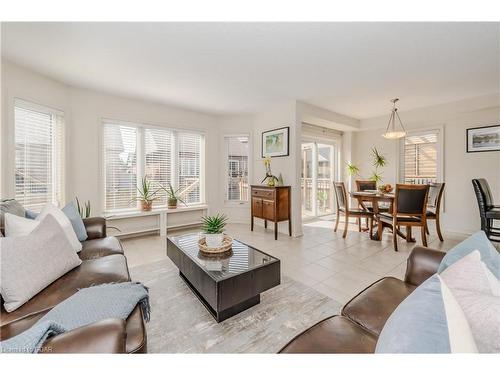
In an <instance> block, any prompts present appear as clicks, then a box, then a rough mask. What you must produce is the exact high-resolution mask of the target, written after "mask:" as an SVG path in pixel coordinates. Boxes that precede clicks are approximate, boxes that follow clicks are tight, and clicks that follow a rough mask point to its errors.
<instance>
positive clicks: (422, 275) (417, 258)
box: [404, 246, 446, 286]
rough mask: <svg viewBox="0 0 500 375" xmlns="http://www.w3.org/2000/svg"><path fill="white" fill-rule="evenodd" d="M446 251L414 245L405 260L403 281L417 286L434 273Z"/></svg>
mask: <svg viewBox="0 0 500 375" xmlns="http://www.w3.org/2000/svg"><path fill="white" fill-rule="evenodd" d="M445 255H446V253H444V252H442V251H438V250H433V249H429V248H428V247H423V246H415V248H414V249H413V250H412V252H411V254H410V256H409V257H408V260H407V261H406V274H405V280H404V282H405V283H407V284H411V285H414V286H419V285H420V284H422V283H423V282H424V281H425V280H427V279H428V278H429V277H431V276H432V275H434V274H435V273H436V272H437V270H438V268H439V264H440V263H441V260H442V259H443V257H444V256H445Z"/></svg>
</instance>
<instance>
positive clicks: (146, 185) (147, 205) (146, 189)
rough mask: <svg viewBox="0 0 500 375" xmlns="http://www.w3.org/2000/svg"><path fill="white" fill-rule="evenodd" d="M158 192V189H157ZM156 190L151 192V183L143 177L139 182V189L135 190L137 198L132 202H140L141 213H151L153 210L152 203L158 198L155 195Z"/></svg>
mask: <svg viewBox="0 0 500 375" xmlns="http://www.w3.org/2000/svg"><path fill="white" fill-rule="evenodd" d="M158 190H159V189H158ZM158 190H153V188H152V186H151V181H149V180H148V178H147V177H146V176H144V177H143V178H142V180H141V187H138V188H137V191H138V192H139V196H138V197H137V198H135V199H133V200H136V201H139V202H141V209H142V211H151V209H152V208H153V202H154V201H155V200H156V199H158V198H159V197H158V196H157V195H156V194H157V193H158Z"/></svg>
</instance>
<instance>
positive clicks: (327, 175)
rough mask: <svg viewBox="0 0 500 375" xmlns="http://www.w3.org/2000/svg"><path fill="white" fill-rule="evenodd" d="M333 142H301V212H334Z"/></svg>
mask: <svg viewBox="0 0 500 375" xmlns="http://www.w3.org/2000/svg"><path fill="white" fill-rule="evenodd" d="M335 152H336V147H335V145H334V144H323V143H316V142H304V143H302V175H301V189H302V214H303V216H306V217H307V216H320V215H328V214H332V213H334V212H335V211H334V204H335V199H334V191H333V181H334V176H335V168H334V166H335V160H336V159H335Z"/></svg>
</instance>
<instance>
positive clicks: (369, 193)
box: [350, 190, 416, 242]
mask: <svg viewBox="0 0 500 375" xmlns="http://www.w3.org/2000/svg"><path fill="white" fill-rule="evenodd" d="M350 195H351V197H352V198H354V199H356V200H357V201H358V204H359V206H360V207H361V208H363V209H365V210H367V211H369V210H371V211H373V216H374V219H375V222H376V224H377V226H378V225H382V224H380V223H379V220H378V215H379V214H380V212H381V208H382V209H383V211H385V212H392V205H393V204H394V199H395V195H394V193H392V192H391V193H386V192H381V191H379V190H363V191H352V192H350ZM367 203H368V204H367ZM381 203H382V205H381ZM384 203H385V207H384V206H383V204H384ZM387 206H388V207H387ZM387 208H388V209H387ZM396 233H397V234H398V236H400V237H402V238H404V239H405V240H406V241H407V242H415V241H416V240H415V238H413V237H412V234H411V227H407V228H406V234H404V233H402V232H401V231H400V229H399V228H396ZM370 238H371V239H372V240H374V241H381V240H382V238H379V236H378V231H375V233H374V234H373V235H371V236H370Z"/></svg>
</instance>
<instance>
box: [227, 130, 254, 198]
mask: <svg viewBox="0 0 500 375" xmlns="http://www.w3.org/2000/svg"><path fill="white" fill-rule="evenodd" d="M248 143H249V138H248V136H226V137H225V147H226V160H227V166H226V168H227V180H226V200H227V201H231V202H247V201H248V155H249V149H248Z"/></svg>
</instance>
